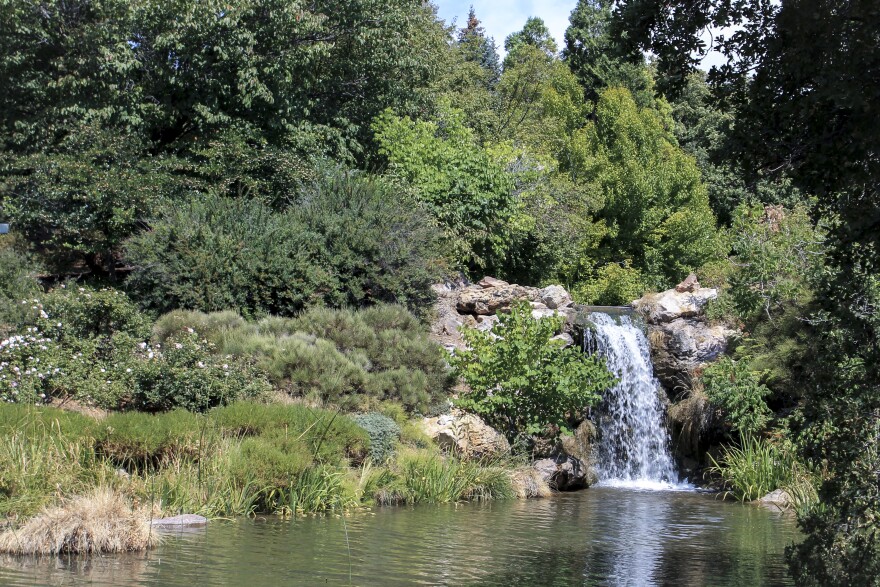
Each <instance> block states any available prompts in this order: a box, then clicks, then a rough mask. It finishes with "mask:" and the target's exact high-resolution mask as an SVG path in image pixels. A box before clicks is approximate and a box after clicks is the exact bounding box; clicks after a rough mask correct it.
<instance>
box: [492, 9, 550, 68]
mask: <svg viewBox="0 0 880 587" xmlns="http://www.w3.org/2000/svg"><path fill="white" fill-rule="evenodd" d="M526 47H534V48H536V49H538V50H539V51H541V53H542V54H543V56H544V58H545V59H548V60H549V59H552V58H553V57H554V56H555V55H556V41H554V40H553V36H552V35H551V34H550V29H548V28H547V24H546V23H545V22H544V21H543V20H542V19H540V18H538V17H535V16H530V17H529V18H528V19H526V24H525V25H523V28H522V30H519V31H516V32H515V33H511V34H510V35H508V36H507V38H506V39H504V50H505V51H507V57H505V59H504V68H505V69H507V68H508V67H510V65H511V64H512V63H513V62H515V61H516V59H517V58H518V57H519V54H520V53H521V52H522V51H523V50H525V48H526Z"/></svg>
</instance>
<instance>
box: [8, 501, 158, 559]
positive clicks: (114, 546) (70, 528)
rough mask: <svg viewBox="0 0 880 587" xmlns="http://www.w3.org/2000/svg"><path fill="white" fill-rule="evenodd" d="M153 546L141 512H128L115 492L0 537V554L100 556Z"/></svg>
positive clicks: (66, 505)
mask: <svg viewBox="0 0 880 587" xmlns="http://www.w3.org/2000/svg"><path fill="white" fill-rule="evenodd" d="M157 542H158V537H157V535H156V534H155V533H154V532H152V531H151V528H150V512H149V511H148V510H147V509H146V508H142V507H141V508H138V507H133V506H132V505H131V503H130V502H129V501H128V500H127V499H126V498H125V497H124V496H123V495H122V494H120V493H119V492H117V491H114V490H112V489H109V488H106V487H100V488H97V489H95V490H94V491H92V492H91V493H89V494H88V495H84V496H79V497H74V498H72V499H69V500H64V501H63V502H62V503H61V504H60V505H58V506H54V507H49V508H45V509H44V510H43V511H42V512H41V513H40V514H38V515H37V516H35V517H34V518H32V519H31V520H29V521H28V522H27V523H25V524H24V525H23V526H22V527H21V528H18V529H10V530H6V531H4V532H3V533H0V552H5V553H9V554H18V555H21V554H28V555H48V554H65V553H75V554H102V553H113V552H131V551H138V550H146V549H147V548H150V547H152V546H154V545H155V544H156V543H157Z"/></svg>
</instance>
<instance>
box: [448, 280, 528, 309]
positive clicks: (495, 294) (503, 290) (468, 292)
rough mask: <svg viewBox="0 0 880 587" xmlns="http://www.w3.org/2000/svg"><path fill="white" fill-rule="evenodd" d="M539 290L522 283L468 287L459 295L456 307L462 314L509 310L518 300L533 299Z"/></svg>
mask: <svg viewBox="0 0 880 587" xmlns="http://www.w3.org/2000/svg"><path fill="white" fill-rule="evenodd" d="M537 292H538V290H537V289H535V288H533V287H523V286H521V285H504V286H499V287H489V288H483V287H480V286H471V287H466V288H464V289H463V290H462V291H461V294H459V297H458V304H456V309H457V310H458V312H459V313H462V314H481V315H484V316H485V315H489V314H494V313H496V312H498V311H500V310H507V309H509V308H510V306H511V305H512V304H513V303H514V302H516V301H518V300H526V301H533V300H535V298H536V297H537Z"/></svg>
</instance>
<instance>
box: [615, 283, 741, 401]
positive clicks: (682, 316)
mask: <svg viewBox="0 0 880 587" xmlns="http://www.w3.org/2000/svg"><path fill="white" fill-rule="evenodd" d="M717 297H718V291H717V290H715V289H712V288H704V287H700V284H699V282H698V281H697V278H696V276H695V275H693V274H691V275H690V276H689V277H688V278H687V279H686V280H684V281H683V282H681V283H680V284H678V285H677V286H676V287H675V288H673V289H670V290H667V291H664V292H661V293H657V294H647V295H645V296H644V297H642V298H641V299H638V300H636V301H634V302H633V303H632V306H633V308H635V310H636V311H637V312H639V313H640V314H641V315H642V316H643V317H644V319H645V322H646V323H647V330H648V340H649V341H650V343H651V359H652V361H653V362H654V373H655V375H656V376H657V379H659V380H660V382H661V383H662V384H663V386H664V387H665V388H666V390H667V391H668V392H672V394H675V393H677V392H679V391H688V390H689V389H690V382H691V380H692V377H693V376H694V375H695V374H696V373H698V372H699V370H700V369H702V368H703V367H704V366H705V365H706V364H707V363H710V362H712V361H714V360H715V359H717V358H718V357H719V356H721V355H722V354H723V353H724V351H725V350H727V345H728V342H729V340H730V339H731V338H732V337H733V336H734V335H735V334H736V332H735V331H733V330H730V329H729V328H727V327H725V326H724V325H721V324H711V323H710V322H709V321H708V320H707V319H706V316H705V311H704V310H705V306H706V304H707V303H708V302H709V301H711V300H714V299H715V298H717Z"/></svg>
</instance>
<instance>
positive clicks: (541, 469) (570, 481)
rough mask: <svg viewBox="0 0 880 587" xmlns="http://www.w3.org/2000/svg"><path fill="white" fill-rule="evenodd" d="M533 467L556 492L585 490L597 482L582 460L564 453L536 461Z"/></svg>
mask: <svg viewBox="0 0 880 587" xmlns="http://www.w3.org/2000/svg"><path fill="white" fill-rule="evenodd" d="M532 467H533V468H534V469H535V471H537V472H538V474H539V475H540V476H541V479H543V480H544V482H545V483H547V485H549V486H550V488H551V489H555V490H556V491H574V490H576V489H584V488H585V487H589V486H590V485H592V484H593V483H595V482H596V478H595V473H593V472H592V470H591V469H590V468H589V467H587V466H586V465H585V464H584V463H583V462H582V461H581V460H580V459H577V458H575V457H573V456H571V455H569V454H566V453H564V452H562V453H559V454H558V455H556V456H554V457H550V458H546V459H540V460H538V461H535V463H534V464H533V465H532Z"/></svg>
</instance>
